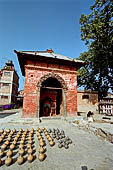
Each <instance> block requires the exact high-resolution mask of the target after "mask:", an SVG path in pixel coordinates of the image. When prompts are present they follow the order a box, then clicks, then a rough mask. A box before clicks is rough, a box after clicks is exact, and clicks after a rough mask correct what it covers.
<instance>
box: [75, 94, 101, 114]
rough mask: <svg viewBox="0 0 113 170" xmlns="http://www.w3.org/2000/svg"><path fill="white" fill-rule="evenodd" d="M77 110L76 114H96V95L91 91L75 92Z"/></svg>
mask: <svg viewBox="0 0 113 170" xmlns="http://www.w3.org/2000/svg"><path fill="white" fill-rule="evenodd" d="M77 108H78V112H81V113H82V112H83V113H88V111H92V112H94V113H97V112H98V93H97V92H93V91H78V92H77Z"/></svg>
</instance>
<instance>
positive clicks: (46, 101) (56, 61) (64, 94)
mask: <svg viewBox="0 0 113 170" xmlns="http://www.w3.org/2000/svg"><path fill="white" fill-rule="evenodd" d="M14 52H15V53H16V54H17V56H18V61H19V64H20V68H21V72H22V75H23V76H25V86H24V101H23V111H22V117H24V118H33V117H37V118H39V117H45V116H63V117H66V116H76V115H77V70H78V69H79V68H80V67H81V66H84V64H85V63H84V62H83V61H81V60H76V59H73V58H69V57H66V56H63V55H60V54H56V53H54V51H53V50H51V49H47V50H46V51H16V50H14Z"/></svg>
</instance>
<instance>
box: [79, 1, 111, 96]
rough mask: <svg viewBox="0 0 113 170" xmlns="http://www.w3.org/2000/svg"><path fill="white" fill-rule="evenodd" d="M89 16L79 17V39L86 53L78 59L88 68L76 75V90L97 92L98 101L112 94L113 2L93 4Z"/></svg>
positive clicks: (82, 69) (96, 2)
mask: <svg viewBox="0 0 113 170" xmlns="http://www.w3.org/2000/svg"><path fill="white" fill-rule="evenodd" d="M90 9H91V13H90V14H89V15H85V14H82V15H81V17H80V24H81V39H82V40H83V41H85V42H86V45H87V46H88V52H84V53H82V54H81V55H80V57H79V59H82V60H84V61H86V62H88V64H87V65H86V66H85V68H81V69H80V70H79V71H78V86H81V85H82V86H84V87H85V88H86V89H91V90H97V91H98V92H99V97H100V98H101V97H103V96H105V95H106V94H107V91H108V90H109V89H110V88H111V89H112V90H113V1H112V0H96V1H95V3H94V5H92V6H91V7H90Z"/></svg>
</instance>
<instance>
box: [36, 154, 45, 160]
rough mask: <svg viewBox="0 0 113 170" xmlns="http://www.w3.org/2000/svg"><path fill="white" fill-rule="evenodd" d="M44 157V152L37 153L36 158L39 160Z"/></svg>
mask: <svg viewBox="0 0 113 170" xmlns="http://www.w3.org/2000/svg"><path fill="white" fill-rule="evenodd" d="M44 158H45V155H44V153H39V155H38V159H39V161H43V160H44Z"/></svg>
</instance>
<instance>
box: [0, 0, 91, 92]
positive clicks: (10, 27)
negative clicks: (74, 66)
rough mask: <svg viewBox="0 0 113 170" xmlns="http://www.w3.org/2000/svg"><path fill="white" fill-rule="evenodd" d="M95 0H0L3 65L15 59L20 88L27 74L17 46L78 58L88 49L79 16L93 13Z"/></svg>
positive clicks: (0, 65) (0, 39)
mask: <svg viewBox="0 0 113 170" xmlns="http://www.w3.org/2000/svg"><path fill="white" fill-rule="evenodd" d="M93 3H94V0H0V69H1V68H2V67H3V66H4V64H5V63H6V62H7V60H13V63H14V65H15V69H16V70H17V73H18V75H19V78H20V81H19V90H21V89H23V88H24V77H23V76H22V74H21V70H20V67H19V64H18V59H17V56H16V54H15V53H14V51H13V50H14V49H16V50H19V51H22V50H23V51H24V50H28V51H32V50H33V51H35V50H36V51H44V50H46V49H48V48H52V49H53V51H54V52H55V53H58V54H62V55H65V56H69V57H72V58H76V57H79V56H80V53H82V52H84V51H86V50H87V47H86V46H85V43H84V42H83V41H81V37H80V24H79V19H80V16H81V14H82V13H84V14H88V13H90V6H91V5H92V4H93Z"/></svg>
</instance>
